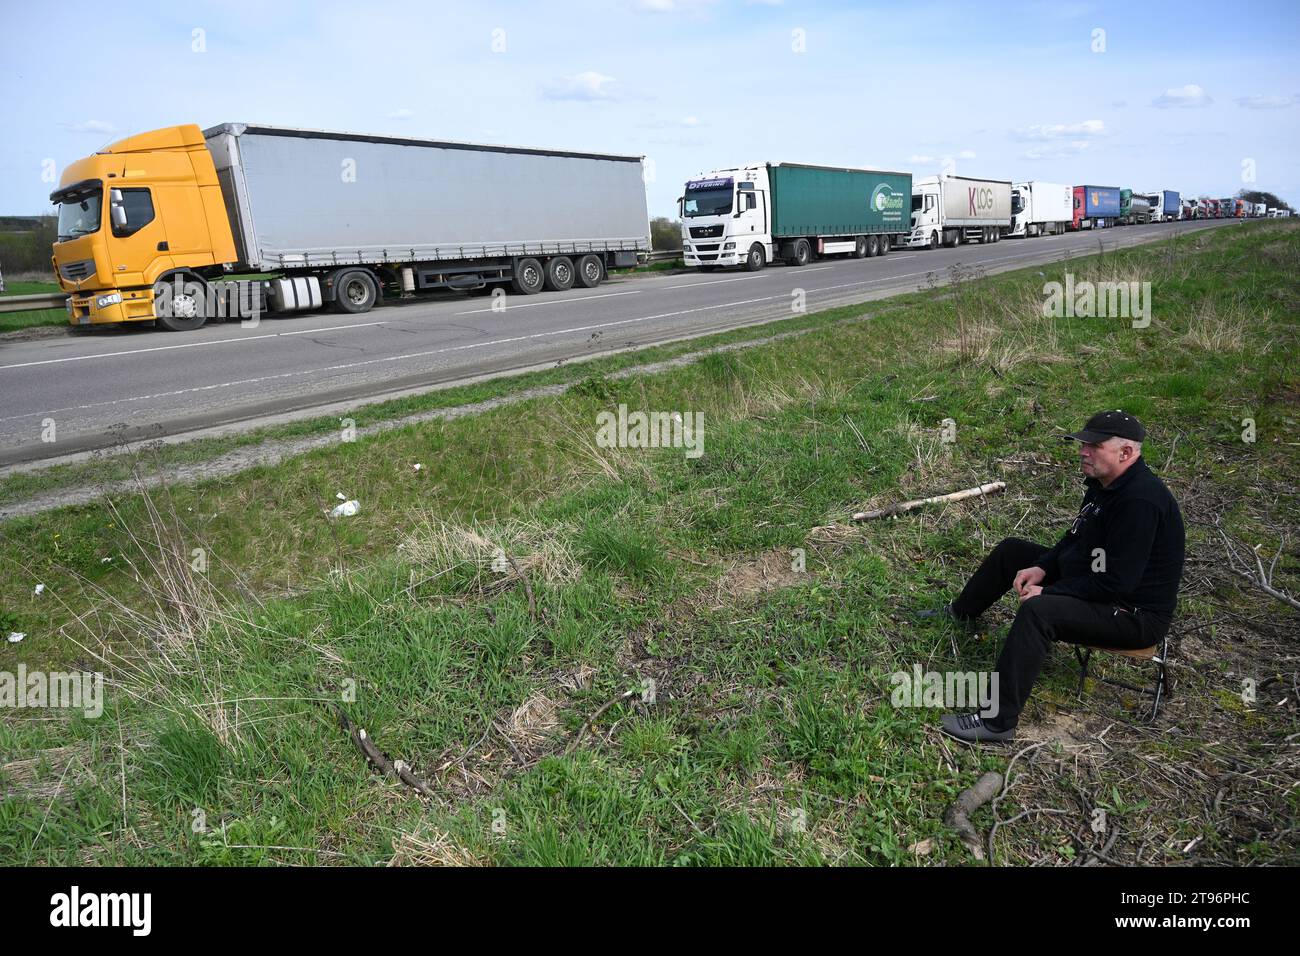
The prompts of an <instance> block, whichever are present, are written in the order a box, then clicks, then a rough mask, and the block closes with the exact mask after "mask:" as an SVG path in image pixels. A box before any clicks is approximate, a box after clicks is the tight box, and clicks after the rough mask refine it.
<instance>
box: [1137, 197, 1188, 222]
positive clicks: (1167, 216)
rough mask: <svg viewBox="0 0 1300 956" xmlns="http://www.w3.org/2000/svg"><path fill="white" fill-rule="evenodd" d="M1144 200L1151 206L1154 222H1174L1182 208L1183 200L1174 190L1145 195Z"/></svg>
mask: <svg viewBox="0 0 1300 956" xmlns="http://www.w3.org/2000/svg"><path fill="white" fill-rule="evenodd" d="M1142 198H1143V199H1145V200H1146V201H1147V202H1148V203H1149V204H1150V205H1151V221H1152V222H1173V221H1174V220H1175V219H1177V218H1178V213H1179V211H1180V210H1181V208H1182V201H1181V198H1180V197H1179V195H1178V193H1176V192H1174V190H1172V189H1161V190H1159V191H1158V192H1153V193H1144V194H1143V197H1142Z"/></svg>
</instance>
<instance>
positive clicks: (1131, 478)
mask: <svg viewBox="0 0 1300 956" xmlns="http://www.w3.org/2000/svg"><path fill="white" fill-rule="evenodd" d="M1064 437H1065V438H1067V439H1074V440H1075V441H1077V442H1079V466H1080V469H1081V470H1082V471H1083V474H1084V484H1085V485H1086V486H1087V491H1086V492H1085V493H1084V496H1083V505H1082V507H1081V508H1080V509H1079V515H1078V517H1076V518H1075V519H1074V523H1073V524H1072V525H1071V526H1070V529H1069V530H1068V531H1067V532H1066V533H1065V535H1064V537H1062V538H1061V540H1060V541H1058V542H1057V543H1056V545H1055V546H1054V547H1052V548H1045V547H1043V546H1042V545H1039V544H1035V543H1033V542H1032V541H1025V540H1023V539H1020V538H1005V539H1003V540H1002V542H1001V543H999V544H998V545H997V547H995V548H994V549H993V551H992V553H990V554H989V556H988V557H987V558H985V559H984V563H983V564H981V565H980V568H979V570H978V571H976V572H975V575H974V577H972V578H971V579H970V581H969V582H968V583H967V585H966V587H965V588H964V589H963V590H962V592H961V595H960V596H958V598H957V599H956V600H955V601H953V602H952V603H951V604H948V605H946V606H944V607H942V608H940V609H939V610H937V611H923V612H921V614H920V616H921V617H947V618H951V619H953V620H955V621H958V622H960V623H963V624H970V623H972V622H973V621H974V620H975V618H977V617H979V615H980V614H982V613H983V612H984V611H986V610H987V609H988V608H989V607H991V606H992V605H993V603H994V602H995V601H997V600H998V598H1000V597H1001V596H1002V595H1003V594H1005V593H1006V592H1007V590H1008V589H1011V590H1014V591H1015V592H1016V595H1017V597H1019V599H1020V608H1019V610H1018V611H1017V612H1016V619H1015V621H1014V622H1013V623H1012V625H1011V631H1010V633H1008V635H1007V642H1006V644H1005V645H1003V647H1002V653H1001V655H999V657H998V663H997V674H998V700H997V701H995V702H994V704H995V706H990V707H989V708H988V709H987V710H985V711H984V712H983V713H982V714H945V715H944V716H943V720H942V726H943V730H944V732H945V733H947V734H949V735H950V736H952V737H956V738H957V739H959V740H964V741H967V742H971V743H973V742H976V741H990V742H1002V741H1007V740H1011V739H1012V738H1013V737H1014V736H1015V727H1016V723H1017V722H1018V721H1019V719H1020V711H1021V709H1022V708H1023V707H1024V705H1025V701H1026V700H1027V699H1028V698H1029V692H1030V690H1031V689H1032V688H1033V686H1034V681H1035V680H1036V679H1037V678H1038V673H1039V671H1040V670H1042V667H1043V662H1044V661H1045V660H1046V659H1047V654H1048V651H1049V650H1050V649H1051V644H1052V642H1053V641H1066V642H1068V643H1071V644H1083V645H1088V646H1092V647H1107V648H1117V649H1123V650H1139V649H1142V648H1147V647H1152V646H1154V645H1156V644H1158V643H1160V640H1161V638H1163V637H1164V636H1165V634H1166V632H1167V631H1168V630H1169V625H1170V622H1171V621H1172V619H1173V613H1174V607H1175V604H1176V602H1177V597H1178V583H1179V580H1180V579H1181V577H1182V573H1183V552H1184V545H1185V536H1184V532H1183V517H1182V514H1181V513H1180V512H1179V510H1178V502H1176V501H1175V500H1174V496H1173V495H1172V494H1170V492H1169V489H1168V488H1166V487H1165V484H1164V482H1162V481H1161V480H1160V479H1159V478H1157V477H1156V475H1155V473H1154V472H1152V471H1151V470H1150V469H1149V468H1147V466H1146V463H1145V462H1144V461H1143V460H1142V440H1143V438H1145V437H1146V429H1144V428H1143V427H1142V423H1141V422H1139V421H1138V420H1137V419H1136V418H1134V417H1133V416H1132V415H1126V414H1124V412H1121V411H1114V412H1100V413H1098V414H1096V415H1094V416H1092V418H1090V419H1088V424H1087V425H1085V426H1084V428H1083V430H1082V431H1079V432H1075V433H1073V434H1071V435H1066V436H1064Z"/></svg>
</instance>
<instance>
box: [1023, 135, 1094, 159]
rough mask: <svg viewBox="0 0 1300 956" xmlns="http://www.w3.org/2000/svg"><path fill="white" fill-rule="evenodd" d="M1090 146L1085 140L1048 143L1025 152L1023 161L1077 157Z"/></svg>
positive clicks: (1088, 141) (1090, 142)
mask: <svg viewBox="0 0 1300 956" xmlns="http://www.w3.org/2000/svg"><path fill="white" fill-rule="evenodd" d="M1090 146H1092V141H1091V140H1087V139H1072V140H1068V141H1065V142H1060V143H1048V144H1045V145H1043V146H1034V147H1032V148H1031V149H1027V150H1025V159H1062V158H1064V157H1066V156H1077V155H1078V154H1079V153H1082V152H1083V151H1084V150H1086V149H1088V148H1089V147H1090Z"/></svg>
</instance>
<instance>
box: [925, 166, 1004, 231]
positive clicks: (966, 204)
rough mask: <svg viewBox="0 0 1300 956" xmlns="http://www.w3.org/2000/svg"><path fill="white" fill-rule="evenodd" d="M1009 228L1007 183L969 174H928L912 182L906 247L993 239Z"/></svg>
mask: <svg viewBox="0 0 1300 956" xmlns="http://www.w3.org/2000/svg"><path fill="white" fill-rule="evenodd" d="M1010 231H1011V183H1010V181H1008V180H1000V179H974V178H972V177H970V176H929V177H927V178H925V179H919V180H916V181H914V182H913V183H912V231H911V232H910V233H908V237H907V246H908V248H909V249H937V248H938V247H939V246H940V245H944V246H957V245H961V243H963V242H997V241H998V240H999V239H1000V238H1001V237H1002V236H1003V235H1004V234H1006V233H1007V232H1010Z"/></svg>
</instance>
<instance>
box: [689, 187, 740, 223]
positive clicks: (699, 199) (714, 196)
mask: <svg viewBox="0 0 1300 956" xmlns="http://www.w3.org/2000/svg"><path fill="white" fill-rule="evenodd" d="M729 212H731V187H730V186H723V187H722V188H720V189H692V190H691V191H690V192H688V193H687V194H686V203H685V206H684V208H683V210H682V215H684V216H690V217H692V218H693V217H695V216H725V215H726V214H727V213H729Z"/></svg>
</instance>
